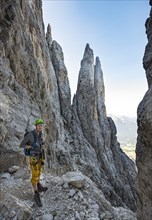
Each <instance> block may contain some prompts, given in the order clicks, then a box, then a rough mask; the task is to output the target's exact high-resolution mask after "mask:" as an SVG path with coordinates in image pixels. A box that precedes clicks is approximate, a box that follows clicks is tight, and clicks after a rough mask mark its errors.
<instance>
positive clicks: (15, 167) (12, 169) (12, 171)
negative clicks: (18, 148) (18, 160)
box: [8, 166, 20, 173]
mask: <svg viewBox="0 0 152 220" xmlns="http://www.w3.org/2000/svg"><path fill="white" fill-rule="evenodd" d="M19 168H20V167H19V166H12V167H10V168H9V169H8V171H9V173H15V172H16V171H17V170H18V169H19Z"/></svg>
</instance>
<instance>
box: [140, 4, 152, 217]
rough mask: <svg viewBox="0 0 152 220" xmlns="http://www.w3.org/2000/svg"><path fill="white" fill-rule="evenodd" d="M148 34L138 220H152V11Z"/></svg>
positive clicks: (141, 122)
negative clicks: (146, 88)
mask: <svg viewBox="0 0 152 220" xmlns="http://www.w3.org/2000/svg"><path fill="white" fill-rule="evenodd" d="M150 4H151V1H150ZM146 33H147V38H148V44H147V46H146V48H145V54H144V58H143V66H144V68H145V70H146V76H147V81H148V91H147V92H146V94H145V96H144V98H143V100H142V101H141V103H140V104H139V106H138V111H137V116H138V120H137V123H138V138H137V146H136V164H137V168H138V177H137V180H138V181H137V192H138V212H137V214H138V215H137V219H138V220H143V219H146V220H150V219H152V208H151V207H152V176H151V173H152V9H151V11H150V17H149V18H148V19H147V21H146Z"/></svg>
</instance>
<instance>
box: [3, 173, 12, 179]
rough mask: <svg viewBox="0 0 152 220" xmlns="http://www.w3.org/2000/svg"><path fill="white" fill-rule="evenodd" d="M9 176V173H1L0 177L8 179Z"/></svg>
mask: <svg viewBox="0 0 152 220" xmlns="http://www.w3.org/2000/svg"><path fill="white" fill-rule="evenodd" d="M10 176H11V175H10V174H9V173H3V174H1V176H0V178H2V179H9V178H10Z"/></svg>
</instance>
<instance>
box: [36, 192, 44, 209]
mask: <svg viewBox="0 0 152 220" xmlns="http://www.w3.org/2000/svg"><path fill="white" fill-rule="evenodd" d="M34 201H35V203H36V205H37V206H39V207H42V203H41V199H40V195H39V193H38V192H35V194H34Z"/></svg>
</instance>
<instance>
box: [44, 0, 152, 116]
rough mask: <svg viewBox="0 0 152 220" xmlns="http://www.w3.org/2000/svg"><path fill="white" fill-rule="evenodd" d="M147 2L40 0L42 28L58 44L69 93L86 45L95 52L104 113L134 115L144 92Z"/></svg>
mask: <svg viewBox="0 0 152 220" xmlns="http://www.w3.org/2000/svg"><path fill="white" fill-rule="evenodd" d="M148 2H149V1H148V0H145V1H144V0H139V1H135V0H130V1H123V0H120V1H114V0H113V1H112V0H111V1H109V0H107V1H106V0H105V1H102V0H101V1H80V0H76V1H70V0H69V1H64V0H61V1H59V0H56V1H55V0H51V1H50V0H43V17H44V24H45V28H47V24H48V23H50V25H51V27H52V37H53V39H54V40H56V41H57V42H58V43H59V44H60V45H61V47H62V49H63V52H64V58H65V64H66V67H67V69H68V76H69V80H70V86H71V92H72V95H73V94H74V93H75V91H76V87H77V79H78V73H79V69H80V61H81V59H82V57H83V53H84V48H85V45H86V43H89V44H90V47H91V48H92V49H93V51H94V56H95V57H96V56H99V58H100V61H101V65H102V70H103V75H104V82H105V93H106V97H105V99H106V107H107V113H108V114H115V115H126V116H136V110H137V106H138V104H139V102H140V101H141V99H142V98H143V96H144V94H145V92H146V90H147V81H146V77H145V71H144V69H143V67H142V58H143V55H144V50H145V46H146V43H147V37H146V34H145V26H144V24H145V21H146V19H147V17H148V16H149V11H150V6H149V3H148Z"/></svg>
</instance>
